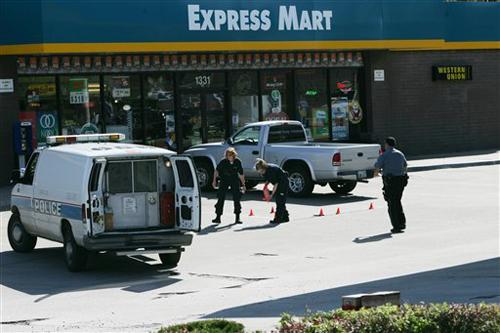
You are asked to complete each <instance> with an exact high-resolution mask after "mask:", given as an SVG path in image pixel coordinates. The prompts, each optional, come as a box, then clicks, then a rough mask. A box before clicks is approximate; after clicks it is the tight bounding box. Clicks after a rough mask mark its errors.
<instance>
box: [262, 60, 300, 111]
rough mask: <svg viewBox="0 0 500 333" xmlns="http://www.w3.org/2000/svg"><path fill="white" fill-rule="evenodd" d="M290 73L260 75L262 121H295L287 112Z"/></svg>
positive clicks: (280, 72)
mask: <svg viewBox="0 0 500 333" xmlns="http://www.w3.org/2000/svg"><path fill="white" fill-rule="evenodd" d="M291 75H292V73H291V72H290V71H281V70H279V71H276V70H272V71H263V72H262V74H261V89H262V111H263V116H264V120H288V119H295V117H293V115H291V114H290V112H289V110H288V109H289V107H290V105H291V103H290V99H291V93H290V88H291V87H290V86H291Z"/></svg>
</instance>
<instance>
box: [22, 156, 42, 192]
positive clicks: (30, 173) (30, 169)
mask: <svg viewBox="0 0 500 333" xmlns="http://www.w3.org/2000/svg"><path fill="white" fill-rule="evenodd" d="M38 155H39V154H38V153H34V154H33V155H32V156H31V158H30V160H29V162H28V166H27V167H26V170H25V172H24V176H23V179H22V183H23V184H25V185H32V184H33V178H34V177H35V170H36V164H37V162H38Z"/></svg>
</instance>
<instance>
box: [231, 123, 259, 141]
mask: <svg viewBox="0 0 500 333" xmlns="http://www.w3.org/2000/svg"><path fill="white" fill-rule="evenodd" d="M259 137H260V127H259V126H252V127H248V128H245V129H244V130H242V131H240V132H239V133H236V135H235V136H234V137H233V143H234V144H235V145H238V144H240V145H258V144H259Z"/></svg>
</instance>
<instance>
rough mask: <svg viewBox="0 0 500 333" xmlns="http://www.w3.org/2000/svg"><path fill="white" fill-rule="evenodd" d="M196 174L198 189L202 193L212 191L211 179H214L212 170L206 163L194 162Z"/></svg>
mask: <svg viewBox="0 0 500 333" xmlns="http://www.w3.org/2000/svg"><path fill="white" fill-rule="evenodd" d="M195 165H196V172H197V174H198V181H199V184H200V188H201V189H202V190H203V191H207V192H209V191H213V190H214V188H213V187H212V179H213V177H214V170H213V169H214V168H213V167H212V165H211V164H210V163H208V162H207V161H203V160H201V161H196V162H195Z"/></svg>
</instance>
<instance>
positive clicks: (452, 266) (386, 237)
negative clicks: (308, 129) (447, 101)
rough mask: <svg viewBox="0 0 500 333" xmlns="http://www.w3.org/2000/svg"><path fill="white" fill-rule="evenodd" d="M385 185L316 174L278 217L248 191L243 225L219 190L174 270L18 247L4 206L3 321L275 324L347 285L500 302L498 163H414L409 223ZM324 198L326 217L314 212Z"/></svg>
mask: <svg viewBox="0 0 500 333" xmlns="http://www.w3.org/2000/svg"><path fill="white" fill-rule="evenodd" d="M380 187H381V180H380V179H375V180H373V181H371V182H370V183H368V184H359V185H358V187H357V188H356V189H355V190H354V193H353V195H349V196H339V195H336V194H334V193H333V192H332V191H331V190H330V188H329V187H323V188H322V187H319V186H317V187H316V189H315V192H314V194H313V195H312V197H310V198H308V199H291V200H290V201H289V210H290V215H291V222H290V223H286V224H283V225H277V226H275V225H270V224H269V223H268V221H269V219H270V218H271V217H272V215H271V214H270V210H271V206H272V204H270V203H267V202H263V201H262V199H261V192H260V191H258V190H254V191H250V192H249V193H248V194H247V195H246V196H245V197H244V200H245V201H244V202H243V214H242V218H243V221H244V224H242V225H234V224H232V222H233V215H232V214H231V213H232V202H231V201H230V200H229V201H228V202H227V203H226V206H225V211H226V214H225V215H224V216H223V218H222V220H223V223H222V224H221V225H212V224H211V223H210V220H211V219H212V218H213V210H214V209H213V205H214V204H215V196H214V195H213V194H210V195H208V196H205V197H204V199H203V202H202V205H203V228H202V231H201V232H200V233H199V234H198V235H197V236H195V238H194V241H193V245H192V246H191V247H189V248H187V249H186V252H185V253H184V254H183V258H182V259H181V262H180V264H179V266H178V267H177V269H175V270H162V269H161V268H160V266H159V261H158V260H157V257H156V256H136V257H120V258H117V257H114V256H112V255H108V254H103V255H98V256H94V257H92V258H91V261H90V264H89V270H88V271H86V272H82V273H69V272H68V271H67V270H66V268H65V266H64V262H63V257H62V252H61V245H60V244H56V243H53V242H50V241H45V240H39V243H38V245H37V248H36V250H35V251H34V252H32V253H30V254H19V253H14V252H13V251H12V250H11V248H10V246H9V244H8V241H7V235H6V225H7V221H8V218H9V216H10V213H8V212H2V213H0V218H1V237H0V240H1V261H2V263H1V267H2V276H1V292H2V296H1V298H2V304H1V306H2V309H1V310H2V311H1V313H2V319H1V321H2V329H3V330H4V331H6V332H7V331H55V330H61V331H64V330H66V331H152V330H154V329H156V328H159V327H160V326H162V325H169V324H172V323H178V322H184V321H188V320H195V319H200V318H219V317H223V318H229V319H234V320H238V321H241V322H243V323H244V324H245V325H246V326H247V328H249V329H265V330H269V329H271V328H273V326H274V325H275V324H276V323H277V317H279V316H280V314H281V313H283V312H290V313H293V314H296V315H300V314H303V313H304V312H305V311H306V310H308V309H309V310H329V309H332V308H335V307H338V306H339V304H340V297H341V295H345V294H351V293H357V292H372V291H380V290H400V291H401V295H402V299H403V300H404V301H407V302H412V303H418V302H443V301H448V302H496V303H498V302H500V282H499V281H500V280H499V277H500V262H499V259H498V257H499V225H498V218H499V215H498V214H499V166H498V165H496V166H481V167H470V168H460V169H458V168H457V169H446V170H435V171H425V172H418V173H413V174H411V178H410V184H409V186H408V188H407V190H406V192H405V194H404V198H403V205H404V207H405V212H406V215H407V220H408V223H407V231H406V232H405V233H404V234H397V235H391V234H390V233H389V229H390V224H389V221H388V217H387V212H386V207H385V202H384V201H383V199H382V196H381V191H380ZM370 204H373V207H374V209H369V207H370ZM321 208H322V209H323V211H324V213H325V214H326V216H324V217H318V216H315V215H317V214H319V210H320V209H321ZM250 209H253V211H254V215H255V216H252V217H250V216H248V214H249V211H250ZM337 209H339V210H340V214H338V215H337V214H336V213H337Z"/></svg>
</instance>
